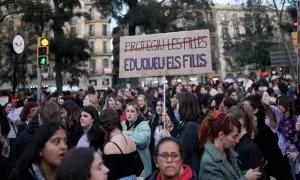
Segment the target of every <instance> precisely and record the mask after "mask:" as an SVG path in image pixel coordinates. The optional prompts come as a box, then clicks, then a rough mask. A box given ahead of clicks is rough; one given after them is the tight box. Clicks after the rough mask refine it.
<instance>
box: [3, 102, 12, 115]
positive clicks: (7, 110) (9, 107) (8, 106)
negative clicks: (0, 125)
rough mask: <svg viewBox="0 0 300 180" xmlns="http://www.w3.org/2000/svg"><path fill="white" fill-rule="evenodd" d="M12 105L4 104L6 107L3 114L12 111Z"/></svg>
mask: <svg viewBox="0 0 300 180" xmlns="http://www.w3.org/2000/svg"><path fill="white" fill-rule="evenodd" d="M12 107H13V106H12V104H11V103H8V104H6V106H5V109H4V110H5V112H6V113H7V114H8V113H9V112H10V111H11V110H12Z"/></svg>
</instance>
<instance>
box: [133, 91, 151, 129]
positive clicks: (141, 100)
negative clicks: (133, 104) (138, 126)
mask: <svg viewBox="0 0 300 180" xmlns="http://www.w3.org/2000/svg"><path fill="white" fill-rule="evenodd" d="M137 103H138V105H139V108H140V112H141V113H142V114H143V115H144V116H145V118H146V120H147V121H148V122H149V123H152V121H153V119H154V114H153V113H152V112H151V109H150V108H149V107H148V104H147V98H146V96H145V95H143V94H139V95H138V97H137Z"/></svg>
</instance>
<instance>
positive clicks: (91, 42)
mask: <svg viewBox="0 0 300 180" xmlns="http://www.w3.org/2000/svg"><path fill="white" fill-rule="evenodd" d="M94 44H95V42H94V41H90V42H89V45H90V48H91V52H94Z"/></svg>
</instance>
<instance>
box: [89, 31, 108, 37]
mask: <svg viewBox="0 0 300 180" xmlns="http://www.w3.org/2000/svg"><path fill="white" fill-rule="evenodd" d="M84 37H100V38H106V39H111V35H110V34H109V33H108V32H107V33H106V35H104V34H103V33H102V31H90V32H86V33H85V34H84Z"/></svg>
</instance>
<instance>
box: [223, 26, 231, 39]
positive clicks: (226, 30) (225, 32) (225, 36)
mask: <svg viewBox="0 0 300 180" xmlns="http://www.w3.org/2000/svg"><path fill="white" fill-rule="evenodd" d="M228 36H229V35H228V28H227V27H223V28H222V38H223V39H228Z"/></svg>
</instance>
